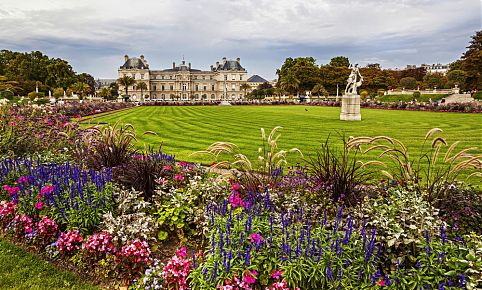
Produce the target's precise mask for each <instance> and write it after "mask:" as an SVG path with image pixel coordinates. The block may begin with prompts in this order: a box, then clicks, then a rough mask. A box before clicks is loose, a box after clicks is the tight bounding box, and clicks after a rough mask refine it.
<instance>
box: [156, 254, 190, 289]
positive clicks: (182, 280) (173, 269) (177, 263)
mask: <svg viewBox="0 0 482 290" xmlns="http://www.w3.org/2000/svg"><path fill="white" fill-rule="evenodd" d="M190 270H191V260H190V259H186V248H184V247H183V248H181V249H179V250H177V251H176V255H175V256H173V257H172V258H171V259H170V260H169V261H168V262H167V264H166V266H164V268H163V272H164V279H165V281H166V284H167V286H168V289H170V288H169V286H173V285H176V287H177V286H178V287H179V288H176V289H179V290H186V289H187V283H186V280H187V276H188V275H189V272H190Z"/></svg>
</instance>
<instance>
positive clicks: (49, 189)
mask: <svg viewBox="0 0 482 290" xmlns="http://www.w3.org/2000/svg"><path fill="white" fill-rule="evenodd" d="M52 192H54V186H53V185H50V184H49V185H45V186H44V187H42V189H41V190H40V194H42V195H46V194H49V193H52Z"/></svg>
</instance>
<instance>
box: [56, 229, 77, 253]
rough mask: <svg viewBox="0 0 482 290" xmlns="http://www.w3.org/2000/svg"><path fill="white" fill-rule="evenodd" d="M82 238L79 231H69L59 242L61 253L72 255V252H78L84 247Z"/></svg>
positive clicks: (61, 236)
mask: <svg viewBox="0 0 482 290" xmlns="http://www.w3.org/2000/svg"><path fill="white" fill-rule="evenodd" d="M82 240H83V238H82V236H81V235H80V233H79V232H78V231H72V230H71V231H68V232H66V233H62V234H61V235H60V238H59V240H58V241H57V243H58V246H59V252H60V253H61V254H66V253H70V252H72V251H77V250H78V249H80V246H81V245H82Z"/></svg>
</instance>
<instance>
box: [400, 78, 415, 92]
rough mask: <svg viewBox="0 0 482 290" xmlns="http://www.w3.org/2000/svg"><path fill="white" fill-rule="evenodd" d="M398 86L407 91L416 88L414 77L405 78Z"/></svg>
mask: <svg viewBox="0 0 482 290" xmlns="http://www.w3.org/2000/svg"><path fill="white" fill-rule="evenodd" d="M400 86H401V87H403V88H406V89H409V90H413V89H415V88H416V87H417V80H416V79H415V78H414V77H405V78H402V79H401V80H400Z"/></svg>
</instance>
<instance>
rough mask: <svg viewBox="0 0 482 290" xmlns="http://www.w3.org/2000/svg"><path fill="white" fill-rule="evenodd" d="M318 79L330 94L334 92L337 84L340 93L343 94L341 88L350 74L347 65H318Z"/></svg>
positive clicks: (342, 88)
mask: <svg viewBox="0 0 482 290" xmlns="http://www.w3.org/2000/svg"><path fill="white" fill-rule="evenodd" d="M319 71H320V79H321V83H322V84H323V86H324V87H325V89H327V90H328V92H329V93H331V94H336V90H337V86H338V87H339V89H340V94H343V90H344V88H345V85H346V80H347V78H348V75H349V74H350V69H349V68H348V66H346V67H343V66H331V65H322V66H320V69H319Z"/></svg>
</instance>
